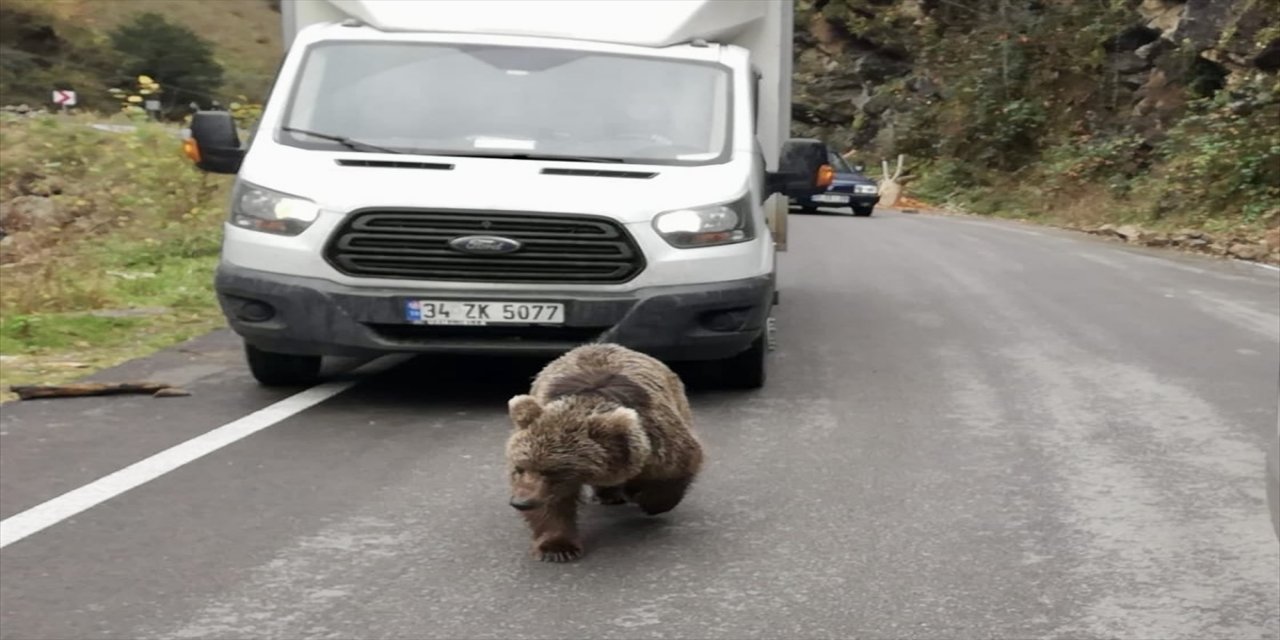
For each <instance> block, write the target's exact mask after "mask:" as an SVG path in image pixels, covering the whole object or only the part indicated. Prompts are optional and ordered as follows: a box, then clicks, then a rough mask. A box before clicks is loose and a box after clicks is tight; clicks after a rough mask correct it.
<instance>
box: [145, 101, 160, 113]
mask: <svg viewBox="0 0 1280 640" xmlns="http://www.w3.org/2000/svg"><path fill="white" fill-rule="evenodd" d="M142 106H143V107H144V108H145V109H146V110H147V111H159V110H160V101H159V100H147V101H146V102H145V103H143V105H142Z"/></svg>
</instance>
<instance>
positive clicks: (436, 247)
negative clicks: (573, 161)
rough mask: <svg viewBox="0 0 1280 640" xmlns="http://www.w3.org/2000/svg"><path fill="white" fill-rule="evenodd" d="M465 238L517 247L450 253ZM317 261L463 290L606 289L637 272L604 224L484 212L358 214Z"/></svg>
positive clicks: (621, 241)
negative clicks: (448, 283) (471, 285)
mask: <svg viewBox="0 0 1280 640" xmlns="http://www.w3.org/2000/svg"><path fill="white" fill-rule="evenodd" d="M465 236H498V237H501V238H507V239H510V240H515V241H516V242H518V243H519V244H520V247H519V249H517V250H515V251H513V252H511V253H493V254H476V253H466V252H463V251H461V250H458V249H455V248H453V247H451V246H450V244H449V242H450V241H451V240H454V239H457V238H461V237H465ZM325 257H326V259H327V260H328V261H329V263H330V264H332V265H333V267H334V268H335V269H337V270H338V271H341V272H342V273H344V274H347V275H350V276H355V277H366V278H399V279H411V280H453V281H471V282H538V283H551V284H556V283H559V284H611V283H620V282H626V281H628V280H630V279H632V278H634V277H635V276H636V274H638V273H640V271H642V270H643V269H644V266H645V265H644V257H643V255H642V254H641V252H640V249H639V247H637V246H636V244H635V242H634V241H633V240H632V238H631V236H630V235H629V234H628V233H627V232H626V230H625V229H623V228H622V227H621V226H620V225H619V224H618V223H616V222H614V221H612V220H608V219H605V218H597V217H593V216H579V215H567V214H537V213H505V212H504V213H496V212H489V211H427V210H413V209H409V210H383V209H379V210H367V211H358V212H356V213H354V214H352V215H351V216H350V217H348V218H347V220H346V221H345V222H343V224H342V225H341V226H340V227H339V228H338V230H337V231H336V232H335V233H334V234H333V237H332V240H331V241H330V242H329V246H328V247H327V248H326V251H325Z"/></svg>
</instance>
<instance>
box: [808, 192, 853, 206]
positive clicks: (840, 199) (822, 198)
mask: <svg viewBox="0 0 1280 640" xmlns="http://www.w3.org/2000/svg"><path fill="white" fill-rule="evenodd" d="M813 200H814V202H835V203H839V204H847V203H848V202H849V196H833V195H825V194H824V195H817V196H814V197H813Z"/></svg>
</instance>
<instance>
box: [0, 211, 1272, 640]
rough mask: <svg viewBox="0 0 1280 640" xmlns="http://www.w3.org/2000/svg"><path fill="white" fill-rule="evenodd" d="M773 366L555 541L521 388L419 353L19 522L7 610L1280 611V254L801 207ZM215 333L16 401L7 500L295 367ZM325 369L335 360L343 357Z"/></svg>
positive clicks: (1057, 620) (517, 376)
mask: <svg viewBox="0 0 1280 640" xmlns="http://www.w3.org/2000/svg"><path fill="white" fill-rule="evenodd" d="M791 232H792V234H793V238H792V240H791V242H790V247H791V248H790V251H789V252H788V253H786V254H783V256H782V259H783V262H782V275H781V278H782V285H783V291H782V305H781V306H780V307H779V309H778V313H777V317H778V329H779V338H780V342H779V345H778V350H777V351H776V352H775V353H774V354H773V356H772V359H773V369H772V371H771V380H770V384H769V385H768V387H767V388H766V389H764V390H763V391H761V392H756V393H738V392H732V393H730V392H723V391H715V390H712V389H709V388H707V387H705V386H702V385H699V384H698V383H697V381H696V380H694V381H693V385H694V388H693V390H692V392H691V394H692V401H693V406H694V411H695V413H696V417H697V420H698V425H697V427H698V429H699V430H700V432H701V434H702V437H703V438H704V440H705V441H706V444H707V447H708V454H709V464H708V468H707V471H706V474H705V476H704V477H703V479H702V480H701V481H700V482H699V483H698V484H697V485H696V486H695V488H694V490H693V491H692V492H691V494H690V496H689V498H688V500H687V501H686V502H685V503H684V504H682V505H681V506H680V507H679V508H678V509H676V510H675V511H673V512H671V513H670V514H667V515H665V516H662V517H659V518H646V517H643V516H641V515H639V514H638V513H636V512H634V511H631V510H630V509H626V508H623V509H621V510H619V509H618V508H604V507H596V508H589V509H587V517H586V519H585V525H584V528H585V533H586V544H587V556H586V557H585V558H584V559H583V560H582V561H581V562H579V563H577V564H572V565H549V564H541V563H538V562H534V561H532V560H530V559H529V558H528V556H527V555H526V550H527V544H528V542H527V534H526V531H525V529H524V525H523V523H522V522H521V521H520V520H519V518H518V516H517V514H516V513H515V512H514V510H512V509H511V508H510V507H508V506H507V504H506V499H507V496H506V491H505V486H504V482H505V479H504V476H503V472H502V461H501V456H502V443H503V440H504V439H505V437H506V435H507V430H508V428H509V427H508V423H507V421H506V418H505V414H504V409H505V401H506V399H507V398H509V397H510V396H511V395H513V394H515V393H519V392H522V391H523V390H525V388H526V384H527V382H528V379H529V376H530V375H531V374H532V373H533V372H534V371H535V370H536V368H537V366H538V364H539V363H536V362H511V361H458V360H437V361H426V360H415V361H413V362H410V363H408V364H405V365H402V366H399V367H396V368H394V369H391V370H389V371H387V372H385V373H382V374H378V375H373V376H370V377H367V378H364V379H362V380H361V381H360V382H359V383H358V384H356V385H355V386H354V387H353V388H351V389H350V390H347V391H346V392H344V393H341V394H339V395H337V396H336V397H334V398H332V399H330V400H327V401H325V402H323V403H321V404H319V405H317V406H315V407H313V408H311V409H308V410H306V411H303V412H302V413H299V414H297V415H294V416H292V417H289V418H287V419H285V420H283V421H281V422H279V423H277V424H275V425H274V426H270V427H268V428H266V429H264V430H262V431H259V432H257V433H256V434H254V435H251V436H249V437H247V438H244V439H242V440H239V441H237V442H234V443H232V444H230V445H228V446H226V447H225V448H222V449H220V450H217V451H215V452H213V453H211V454H209V455H207V456H205V457H202V458H199V459H197V460H195V461H193V462H191V463H189V464H185V465H183V466H180V467H178V468H177V469H175V470H173V471H171V472H169V473H167V474H165V475H163V476H161V477H159V478H157V479H155V480H153V481H151V482H149V483H146V484H143V485H141V486H139V487H137V488H134V489H132V490H129V491H127V492H125V493H123V494H122V495H119V496H117V497H114V498H111V499H109V500H107V501H106V502H104V503H102V504H99V505H97V506H95V507H92V508H90V509H88V510H86V511H84V512H82V513H79V514H76V515H74V516H73V517H71V518H68V519H66V520H63V521H61V522H58V523H56V524H53V525H52V526H50V527H48V528H46V529H44V530H41V531H38V532H36V533H34V534H32V535H30V536H29V537H26V538H23V539H21V540H18V541H17V542H14V543H12V544H10V545H8V546H6V547H4V548H3V550H2V551H0V563H2V565H0V610H2V613H3V618H2V619H0V636H2V637H3V638H6V639H8V638H15V639H16V638H23V639H72V638H364V637H378V638H455V639H456V638H468V639H472V638H588V637H590V638H659V637H671V638H700V639H701V638H735V639H736V638H797V639H799V638H852V637H857V638H895V639H897V638H948V639H950V638H966V639H967V638H1010V639H1014V638H1016V639H1024V638H1073V639H1074V638H1141V639H1157V638H1159V639H1162V640H1163V639H1172V638H1188V639H1191V638H1195V639H1201V638H1230V639H1232V640H1238V639H1245V638H1277V637H1278V636H1280V543H1278V542H1277V539H1276V536H1275V534H1274V533H1273V531H1272V529H1271V526H1270V523H1269V520H1268V515H1267V507H1266V502H1265V498H1264V485H1263V452H1264V450H1265V447H1266V445H1267V443H1268V438H1269V437H1274V434H1275V428H1276V420H1277V416H1276V400H1275V399H1276V393H1277V385H1278V380H1277V378H1278V376H1280V273H1277V272H1274V271H1269V270H1265V269H1262V268H1259V267H1257V266H1252V265H1245V264H1241V263H1231V262H1222V261H1216V260H1210V259H1201V258H1196V257H1189V256H1179V255H1176V254H1169V253H1157V252H1155V251H1151V250H1142V249H1135V248H1130V247H1126V246H1122V245H1118V244H1114V243H1107V242H1103V241H1101V240H1097V239H1094V238H1090V237H1082V236H1079V235H1075V234H1067V233H1060V232H1056V231H1052V230H1045V229H1037V228H1032V227H1026V226H1019V225H1014V224H1006V223H996V222H989V221H975V220H968V219H960V218H948V217H935V216H924V215H905V214H896V213H890V212H883V211H881V212H877V214H876V216H875V217H872V218H852V217H838V216H795V217H794V218H793V219H792V224H791ZM236 349H237V344H236V342H235V341H234V340H233V339H231V337H230V336H228V335H227V334H225V333H218V334H214V335H211V336H208V337H205V338H202V339H200V340H197V341H195V342H193V343H191V344H189V345H186V346H185V347H184V348H183V349H182V350H174V351H170V352H166V353H163V354H160V355H159V356H157V357H154V358H149V359H146V360H142V361H138V362H134V363H130V364H128V365H126V366H124V367H121V368H119V369H117V370H113V371H108V372H104V373H103V374H101V375H100V376H98V377H99V378H102V379H114V380H124V379H136V378H152V379H157V380H161V381H165V382H171V383H178V384H185V385H187V386H188V389H190V390H191V391H192V392H193V393H194V395H192V396H191V397H188V398H174V399H163V400H160V399H152V398H146V397H117V398H109V399H102V398H99V399H78V400H55V401H43V402H28V403H20V404H9V405H4V406H3V408H0V415H2V418H0V469H2V470H3V471H2V473H0V517H3V518H10V517H11V516H13V515H15V514H18V513H20V512H23V511H25V510H27V509H29V508H31V507H34V506H36V505H39V504H41V503H44V502H46V501H48V500H50V499H52V498H55V497H57V496H59V495H60V494H62V493H64V492H66V491H69V490H71V489H75V488H76V487H79V486H82V485H84V484H86V483H89V482H92V481H94V480H96V479H98V478H100V477H102V476H104V475H106V474H109V473H111V472H114V471H116V470H118V469H121V468H123V467H125V466H127V465H130V464H131V463H134V462H136V461H138V460H141V459H143V458H146V457H147V456H150V455H152V454H155V453H157V452H160V451H162V450H164V449H166V448H167V447H170V446H172V445H176V444H178V443H181V442H184V441H187V440H189V439H191V438H193V437H196V436H198V435H200V434H202V433H205V432H208V431H210V430H211V429H214V428H216V427H219V426H220V425H223V424H226V423H228V422H231V421H233V420H235V419H237V418H240V417H241V416H245V415H246V414H248V413H250V412H253V411H255V410H257V409H260V408H262V407H266V406H267V405H270V404H271V403H273V402H275V401H277V400H280V399H282V398H285V397H286V396H288V395H290V394H292V393H293V391H266V390H262V389H259V388H257V387H255V386H254V385H253V384H252V383H251V381H250V379H249V377H248V375H247V373H246V372H245V370H244V369H243V367H242V365H241V363H240V357H239V353H238V351H237V350H236ZM337 375H342V374H341V373H339V374H337Z"/></svg>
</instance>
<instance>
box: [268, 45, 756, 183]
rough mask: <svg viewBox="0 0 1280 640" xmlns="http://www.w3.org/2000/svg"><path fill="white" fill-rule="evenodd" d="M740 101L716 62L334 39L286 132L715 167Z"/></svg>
mask: <svg viewBox="0 0 1280 640" xmlns="http://www.w3.org/2000/svg"><path fill="white" fill-rule="evenodd" d="M729 105H730V76H729V73H728V70H727V69H726V68H725V67H722V66H719V65H715V64H710V63H697V62H686V61H673V60H669V59H655V58H644V57H633V56H621V55H612V54H602V53H591V52H581V51H565V50H555V49H533V48H515V47H491V46H476V45H457V44H418V43H385V42H384V43H367V42H350V43H331V44H324V45H318V46H315V47H313V48H312V49H311V50H310V51H309V53H308V54H307V58H306V60H305V62H304V64H303V67H302V72H301V74H300V75H299V78H298V81H297V83H296V85H295V87H294V91H293V95H292V97H291V99H290V104H289V107H288V113H287V115H286V116H285V118H284V123H283V126H282V132H281V134H280V135H281V140H282V141H284V142H285V143H288V144H293V145H296V146H303V147H307V148H316V149H354V150H361V151H369V150H374V149H373V148H374V147H379V148H383V149H391V150H396V151H402V152H414V153H431V154H442V155H485V156H490V155H498V156H504V157H506V156H513V157H537V158H545V157H556V158H565V159H591V160H596V161H605V162H609V161H614V162H644V163H655V164H709V163H713V162H720V161H723V160H724V159H725V157H727V155H728V151H729V148H730V127H729V123H730V115H731V114H730V108H729ZM290 130H292V131H290ZM306 132H311V133H313V134H316V135H308V133H306ZM322 136H324V137H322ZM340 140H345V141H347V144H343V143H342V142H340Z"/></svg>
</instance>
